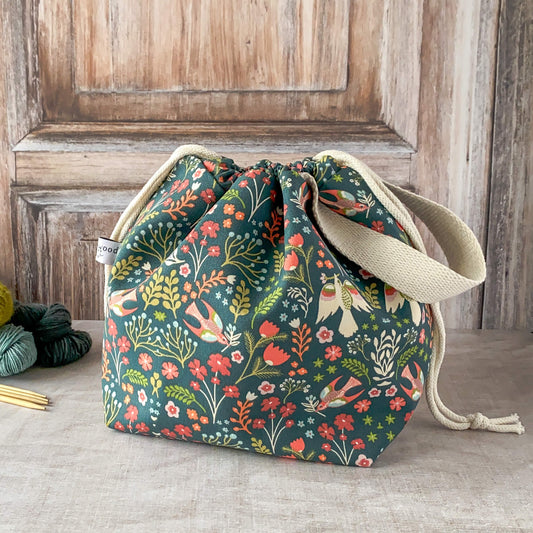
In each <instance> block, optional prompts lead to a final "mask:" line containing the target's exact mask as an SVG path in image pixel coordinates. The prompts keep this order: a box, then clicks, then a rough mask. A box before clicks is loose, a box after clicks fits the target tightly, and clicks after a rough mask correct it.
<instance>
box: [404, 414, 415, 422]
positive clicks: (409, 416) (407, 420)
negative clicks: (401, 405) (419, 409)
mask: <svg viewBox="0 0 533 533" xmlns="http://www.w3.org/2000/svg"><path fill="white" fill-rule="evenodd" d="M412 416H413V411H409V412H408V413H405V416H404V417H403V419H404V420H405V421H406V422H409V420H411V417H412Z"/></svg>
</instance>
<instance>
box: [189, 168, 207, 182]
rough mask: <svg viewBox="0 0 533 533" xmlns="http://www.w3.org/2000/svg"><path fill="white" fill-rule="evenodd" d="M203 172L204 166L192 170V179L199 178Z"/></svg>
mask: <svg viewBox="0 0 533 533" xmlns="http://www.w3.org/2000/svg"><path fill="white" fill-rule="evenodd" d="M204 172H205V168H197V169H196V170H195V171H194V174H193V175H192V179H193V180H197V179H198V178H201V177H202V176H203V174H204Z"/></svg>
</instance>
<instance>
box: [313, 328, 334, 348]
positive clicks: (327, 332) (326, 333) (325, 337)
mask: <svg viewBox="0 0 533 533" xmlns="http://www.w3.org/2000/svg"><path fill="white" fill-rule="evenodd" d="M315 336H316V338H317V339H318V342H319V343H320V344H324V343H325V342H331V341H332V340H333V331H332V330H331V329H328V328H327V327H326V326H322V327H321V328H320V329H319V330H318V331H317V332H316V335H315Z"/></svg>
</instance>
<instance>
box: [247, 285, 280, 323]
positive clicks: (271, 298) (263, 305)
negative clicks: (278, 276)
mask: <svg viewBox="0 0 533 533" xmlns="http://www.w3.org/2000/svg"><path fill="white" fill-rule="evenodd" d="M281 294H282V289H281V287H276V289H274V291H272V292H271V293H270V294H269V295H268V296H267V297H266V298H264V299H263V300H261V301H260V302H259V303H258V304H257V306H256V308H255V309H254V316H253V318H252V328H253V327H254V321H255V319H256V317H257V316H258V315H266V314H268V312H269V311H270V310H271V309H272V307H273V306H274V304H275V303H276V302H277V301H278V300H279V298H280V297H281Z"/></svg>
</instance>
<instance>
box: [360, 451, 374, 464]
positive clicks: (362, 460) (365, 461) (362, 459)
mask: <svg viewBox="0 0 533 533" xmlns="http://www.w3.org/2000/svg"><path fill="white" fill-rule="evenodd" d="M373 462H374V461H373V460H372V459H370V458H369V457H367V456H366V455H363V454H362V453H361V454H359V457H358V458H357V461H355V464H356V465H357V466H364V467H369V466H371V465H372V463H373Z"/></svg>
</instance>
